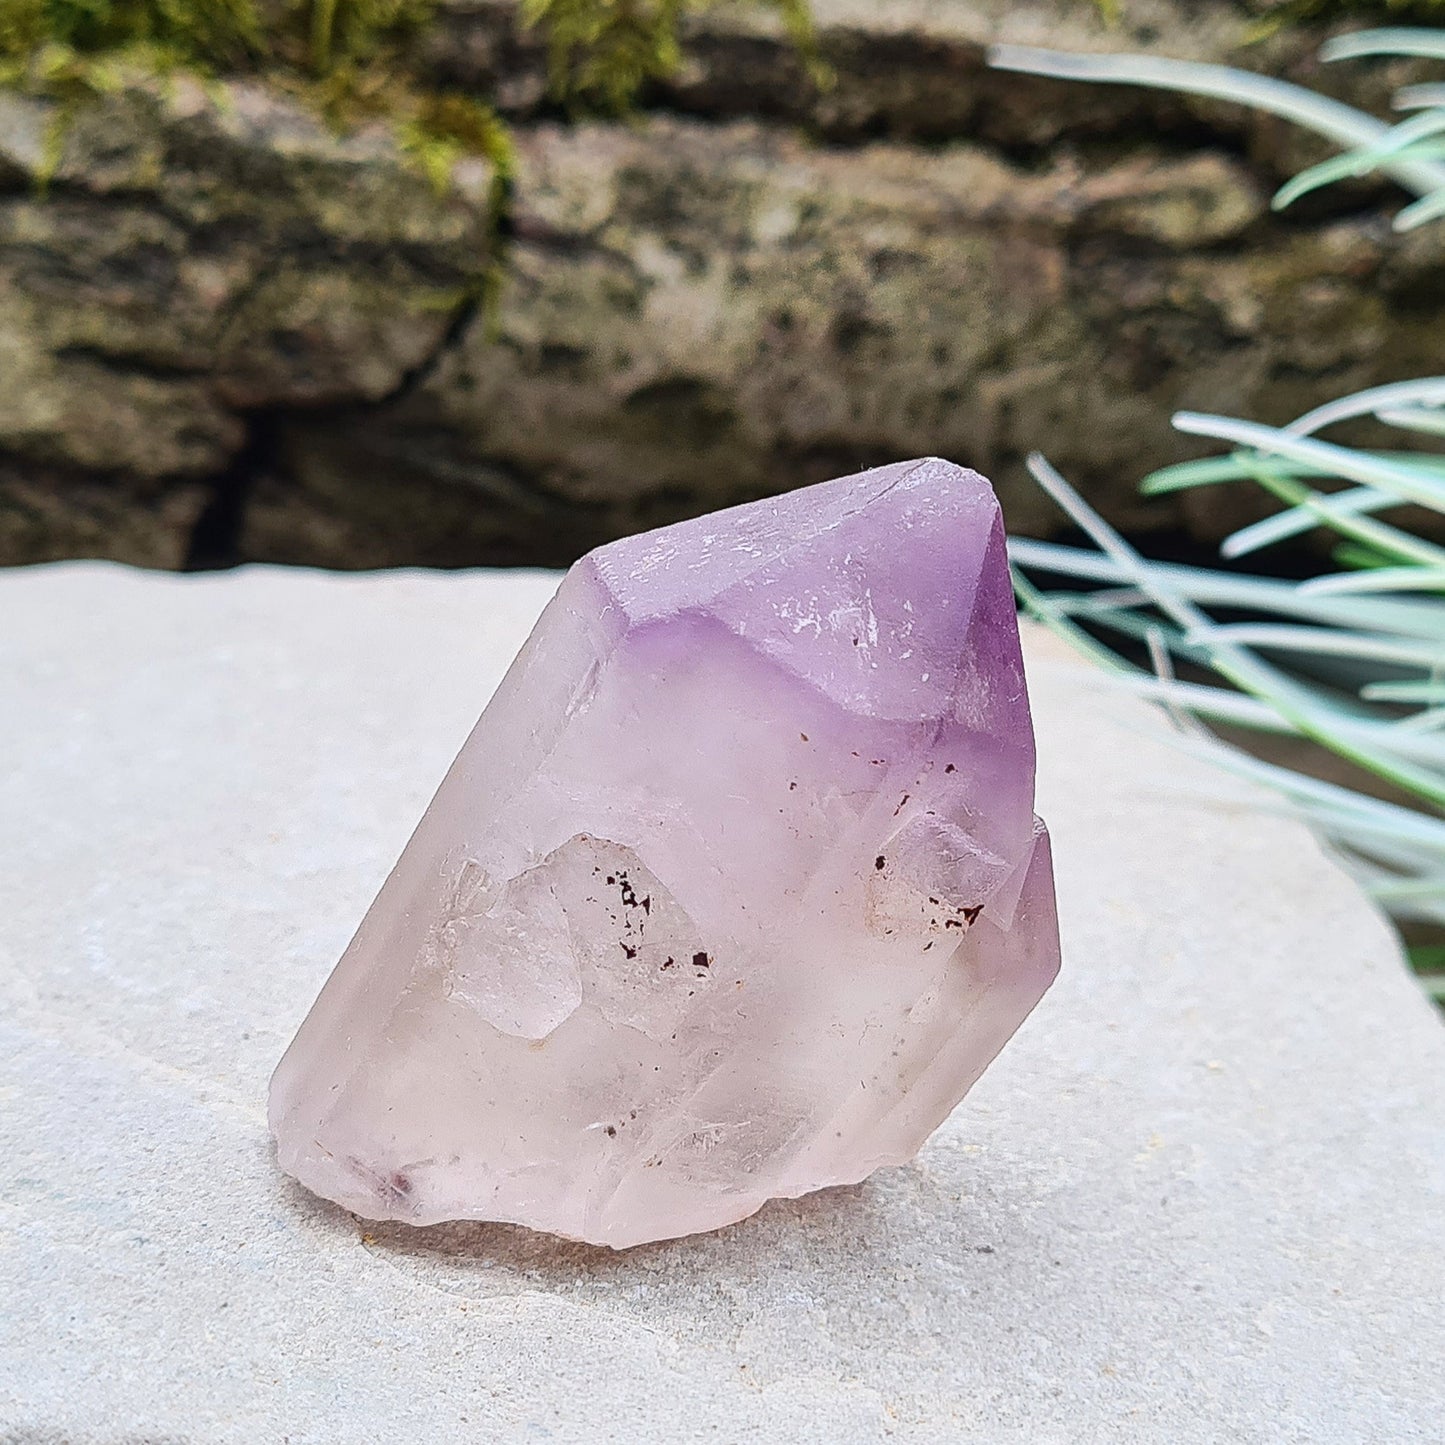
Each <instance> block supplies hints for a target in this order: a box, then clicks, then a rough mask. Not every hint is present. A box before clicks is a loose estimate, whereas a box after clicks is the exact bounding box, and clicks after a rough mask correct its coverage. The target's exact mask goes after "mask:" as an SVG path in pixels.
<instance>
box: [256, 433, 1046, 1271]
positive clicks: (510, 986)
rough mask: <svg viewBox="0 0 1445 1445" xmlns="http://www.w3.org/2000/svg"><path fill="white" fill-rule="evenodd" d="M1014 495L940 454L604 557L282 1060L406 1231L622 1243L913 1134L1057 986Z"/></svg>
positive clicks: (335, 1196)
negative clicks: (499, 1226)
mask: <svg viewBox="0 0 1445 1445" xmlns="http://www.w3.org/2000/svg"><path fill="white" fill-rule="evenodd" d="M1033 774H1034V751H1033V731H1032V726H1031V724H1030V720H1029V711H1028V700H1027V697H1026V694H1025V690H1024V674H1023V663H1022V658H1021V656H1020V651H1019V638H1018V627H1017V623H1016V620H1015V614H1014V607H1013V598H1012V594H1011V590H1010V586H1009V575H1008V566H1007V560H1006V556H1005V551H1004V536H1003V528H1002V524H1001V520H1000V516H999V509H998V504H997V502H996V501H995V499H994V495H993V492H992V490H991V489H990V488H989V485H988V483H987V482H985V481H984V480H983V478H982V477H979V476H978V475H976V474H975V473H973V472H968V471H964V470H962V469H961V468H959V467H955V466H952V465H950V464H949V463H947V462H942V461H937V460H929V461H922V462H908V463H903V464H900V465H897V466H891V467H884V468H881V469H879V470H876V471H871V472H864V473H862V474H861V475H859V476H854V477H845V478H843V479H842V480H840V481H835V482H828V483H825V484H824V485H822V486H816V487H809V488H806V489H803V490H800V491H796V492H793V493H791V494H789V495H787V496H783V497H780V498H777V499H775V500H770V501H764V502H757V503H754V504H752V505H749V506H744V507H738V508H735V509H733V510H731V511H726V512H720V513H716V514H714V515H712V516H707V517H702V518H700V519H698V520H696V521H692V522H684V523H682V524H680V525H678V526H673V527H666V528H663V529H662V530H660V531H656V532H650V533H647V534H645V535H642V536H638V537H633V538H630V539H628V540H625V541H621V542H615V543H613V544H611V545H610V546H606V547H602V548H600V549H599V550H598V551H596V552H593V553H592V554H591V555H590V556H588V557H585V558H584V559H583V560H582V561H581V562H579V563H578V564H577V565H576V566H575V567H573V568H572V570H571V571H570V572H569V573H568V574H567V576H566V578H565V579H564V580H563V582H562V585H561V587H560V589H559V590H558V592H557V595H556V597H555V598H554V599H553V601H552V602H551V603H550V604H549V606H548V607H547V609H546V611H545V612H544V613H543V615H542V617H541V619H540V620H539V622H538V623H537V626H536V629H535V630H534V632H533V633H532V636H531V638H530V639H529V640H528V642H527V644H526V646H525V647H524V648H523V649H522V652H521V654H520V655H519V656H518V658H517V660H516V662H515V663H514V664H513V666H512V668H511V670H510V672H509V673H508V674H507V677H506V679H505V680H504V681H503V683H502V685H501V687H500V688H499V689H498V691H497V694H496V696H495V697H494V698H493V699H492V701H491V703H490V704H489V705H488V707H487V709H486V711H485V712H484V713H483V715H482V718H481V720H480V721H479V722H478V723H477V726H476V729H475V730H474V731H473V733H472V735H471V737H470V738H469V739H468V740H467V742H466V744H465V746H464V747H463V748H462V751H461V753H460V754H459V755H458V757H457V760H456V762H455V763H454V764H453V766H452V768H451V771H450V772H449V773H448V774H447V777H446V779H445V781H444V782H443V783H442V785H441V788H440V790H439V791H438V792H437V795H436V797H435V798H434V799H433V801H432V803H431V806H430V807H429V808H428V809H427V811H426V814H425V816H424V817H423V818H422V820H421V823H420V825H419V826H418V828H417V830H416V833H415V834H414V836H413V837H412V839H411V842H410V843H409V844H408V845H407V847H406V850H405V852H404V853H403V854H402V856H401V859H400V861H399V862H398V863H397V865H396V868H395V869H394V871H393V872H392V874H391V876H390V878H388V879H387V881H386V884H385V886H384V887H383V888H382V890H381V893H380V895H379V896H378V898H377V900H376V902H375V903H374V904H373V905H372V907H371V910H370V912H369V913H368V914H367V916H366V918H365V920H364V922H363V923H362V925H361V928H360V931H359V932H358V933H357V935H356V937H355V939H354V940H353V941H352V943H351V946H350V947H349V948H348V949H347V951H346V953H345V955H344V956H343V957H342V959H341V962H340V963H339V964H338V965H337V967H336V969H335V971H334V973H333V974H332V976H331V978H330V980H329V982H328V983H327V984H326V986H325V988H324V989H323V990H322V992H321V995H320V997H319V998H318V1000H317V1002H316V1004H315V1006H314V1007H313V1008H312V1010H311V1013H310V1015H309V1016H308V1017H307V1019H306V1021H305V1022H304V1023H303V1024H302V1026H301V1030H300V1032H299V1033H298V1034H297V1036H296V1040H295V1042H294V1043H293V1044H292V1045H291V1048H290V1049H289V1050H288V1052H287V1054H286V1056H285V1058H284V1059H283V1060H282V1061H281V1064H280V1066H279V1068H278V1069H277V1070H276V1075H275V1078H274V1079H273V1081H272V1085H271V1103H270V1121H271V1129H272V1132H273V1133H274V1135H275V1137H276V1141H277V1146H278V1152H279V1157H280V1163H281V1165H282V1167H283V1168H285V1169H286V1170H287V1171H288V1172H290V1173H291V1174H294V1175H295V1176H296V1178H297V1179H299V1180H300V1181H301V1182H302V1183H303V1184H305V1185H306V1186H307V1187H308V1188H310V1189H311V1190H313V1191H315V1192H316V1193H317V1194H320V1195H323V1196H324V1197H326V1198H327V1199H331V1200H334V1201H335V1202H336V1203H338V1204H341V1205H343V1206H345V1207H346V1208H347V1209H350V1210H352V1211H354V1212H355V1213H357V1214H359V1215H362V1216H364V1217H366V1218H368V1219H399V1220H406V1221H409V1222H411V1223H414V1224H429V1223H435V1222H437V1221H440V1220H449V1219H489V1220H507V1221H512V1222H515V1223H519V1224H524V1225H528V1226H530V1227H531V1228H533V1229H539V1230H547V1231H550V1232H552V1233H555V1234H560V1235H565V1236H567V1237H569V1238H573V1239H580V1240H587V1241H590V1242H593V1243H598V1244H606V1245H611V1246H614V1247H616V1248H622V1247H624V1246H627V1245H633V1244H638V1243H642V1242H644V1241H648V1240H656V1239H666V1238H671V1237H674V1236H677V1235H683V1234H691V1233H694V1232H697V1231H700V1230H708V1229H715V1228H717V1227H719V1226H721V1225H724V1224H729V1223H731V1222H733V1221H735V1220H739V1219H742V1218H744V1217H745V1216H747V1215H749V1214H751V1213H752V1212H753V1211H754V1210H756V1209H757V1208H758V1207H759V1206H760V1205H761V1204H763V1203H764V1201H766V1200H767V1199H769V1198H772V1197H775V1196H796V1195H800V1194H804V1193H806V1192H808V1191H810V1190H814V1189H819V1188H822V1187H824V1186H826V1185H832V1184H841V1183H851V1182H855V1181H857V1180H860V1179H862V1178H864V1177H865V1176H866V1175H868V1174H869V1173H871V1172H872V1171H873V1170H875V1169H877V1168H878V1167H879V1166H880V1165H885V1164H897V1163H901V1162H903V1161H905V1160H907V1159H909V1158H911V1157H912V1156H913V1154H914V1153H915V1152H916V1151H917V1149H918V1148H919V1146H920V1145H921V1144H922V1143H923V1141H924V1140H925V1139H926V1138H927V1137H928V1135H929V1134H930V1133H931V1132H932V1131H933V1129H935V1128H936V1127H937V1126H938V1125H939V1124H940V1123H941V1122H942V1121H943V1119H944V1118H946V1117H947V1115H948V1113H949V1112H950V1110H952V1109H953V1107H954V1106H955V1105H956V1104H957V1103H958V1101H959V1100H960V1099H961V1098H962V1097H963V1095H964V1093H965V1092H966V1091H967V1089H968V1088H969V1087H970V1085H972V1084H973V1082H974V1080H975V1079H977V1078H978V1076H979V1074H981V1073H982V1072H983V1069H984V1068H985V1066H986V1065H987V1064H988V1063H989V1062H990V1061H991V1060H992V1059H993V1057H994V1056H995V1055H996V1054H997V1053H998V1051H999V1049H1000V1048H1002V1047H1003V1045H1004V1043H1005V1042H1006V1041H1007V1039H1008V1038H1009V1036H1010V1035H1011V1034H1012V1033H1013V1032H1014V1030H1015V1029H1016V1028H1018V1026H1019V1024H1020V1023H1021V1022H1022V1021H1023V1019H1024V1018H1025V1016H1026V1015H1027V1014H1028V1012H1029V1010H1030V1009H1032V1008H1033V1006H1034V1005H1035V1004H1036V1003H1037V1002H1038V1000H1039V999H1040V997H1041V996H1042V995H1043V993H1044V990H1045V989H1046V988H1047V987H1048V986H1049V984H1050V983H1051V982H1052V980H1053V978H1054V975H1055V973H1056V972H1057V971H1058V965H1059V944H1058V928H1057V921H1056V918H1055V913H1054V899H1053V877H1052V869H1051V864H1050V858H1049V844H1048V836H1047V834H1046V833H1045V831H1044V828H1043V825H1042V824H1041V823H1039V821H1038V820H1037V819H1036V818H1035V817H1034V815H1033Z"/></svg>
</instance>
